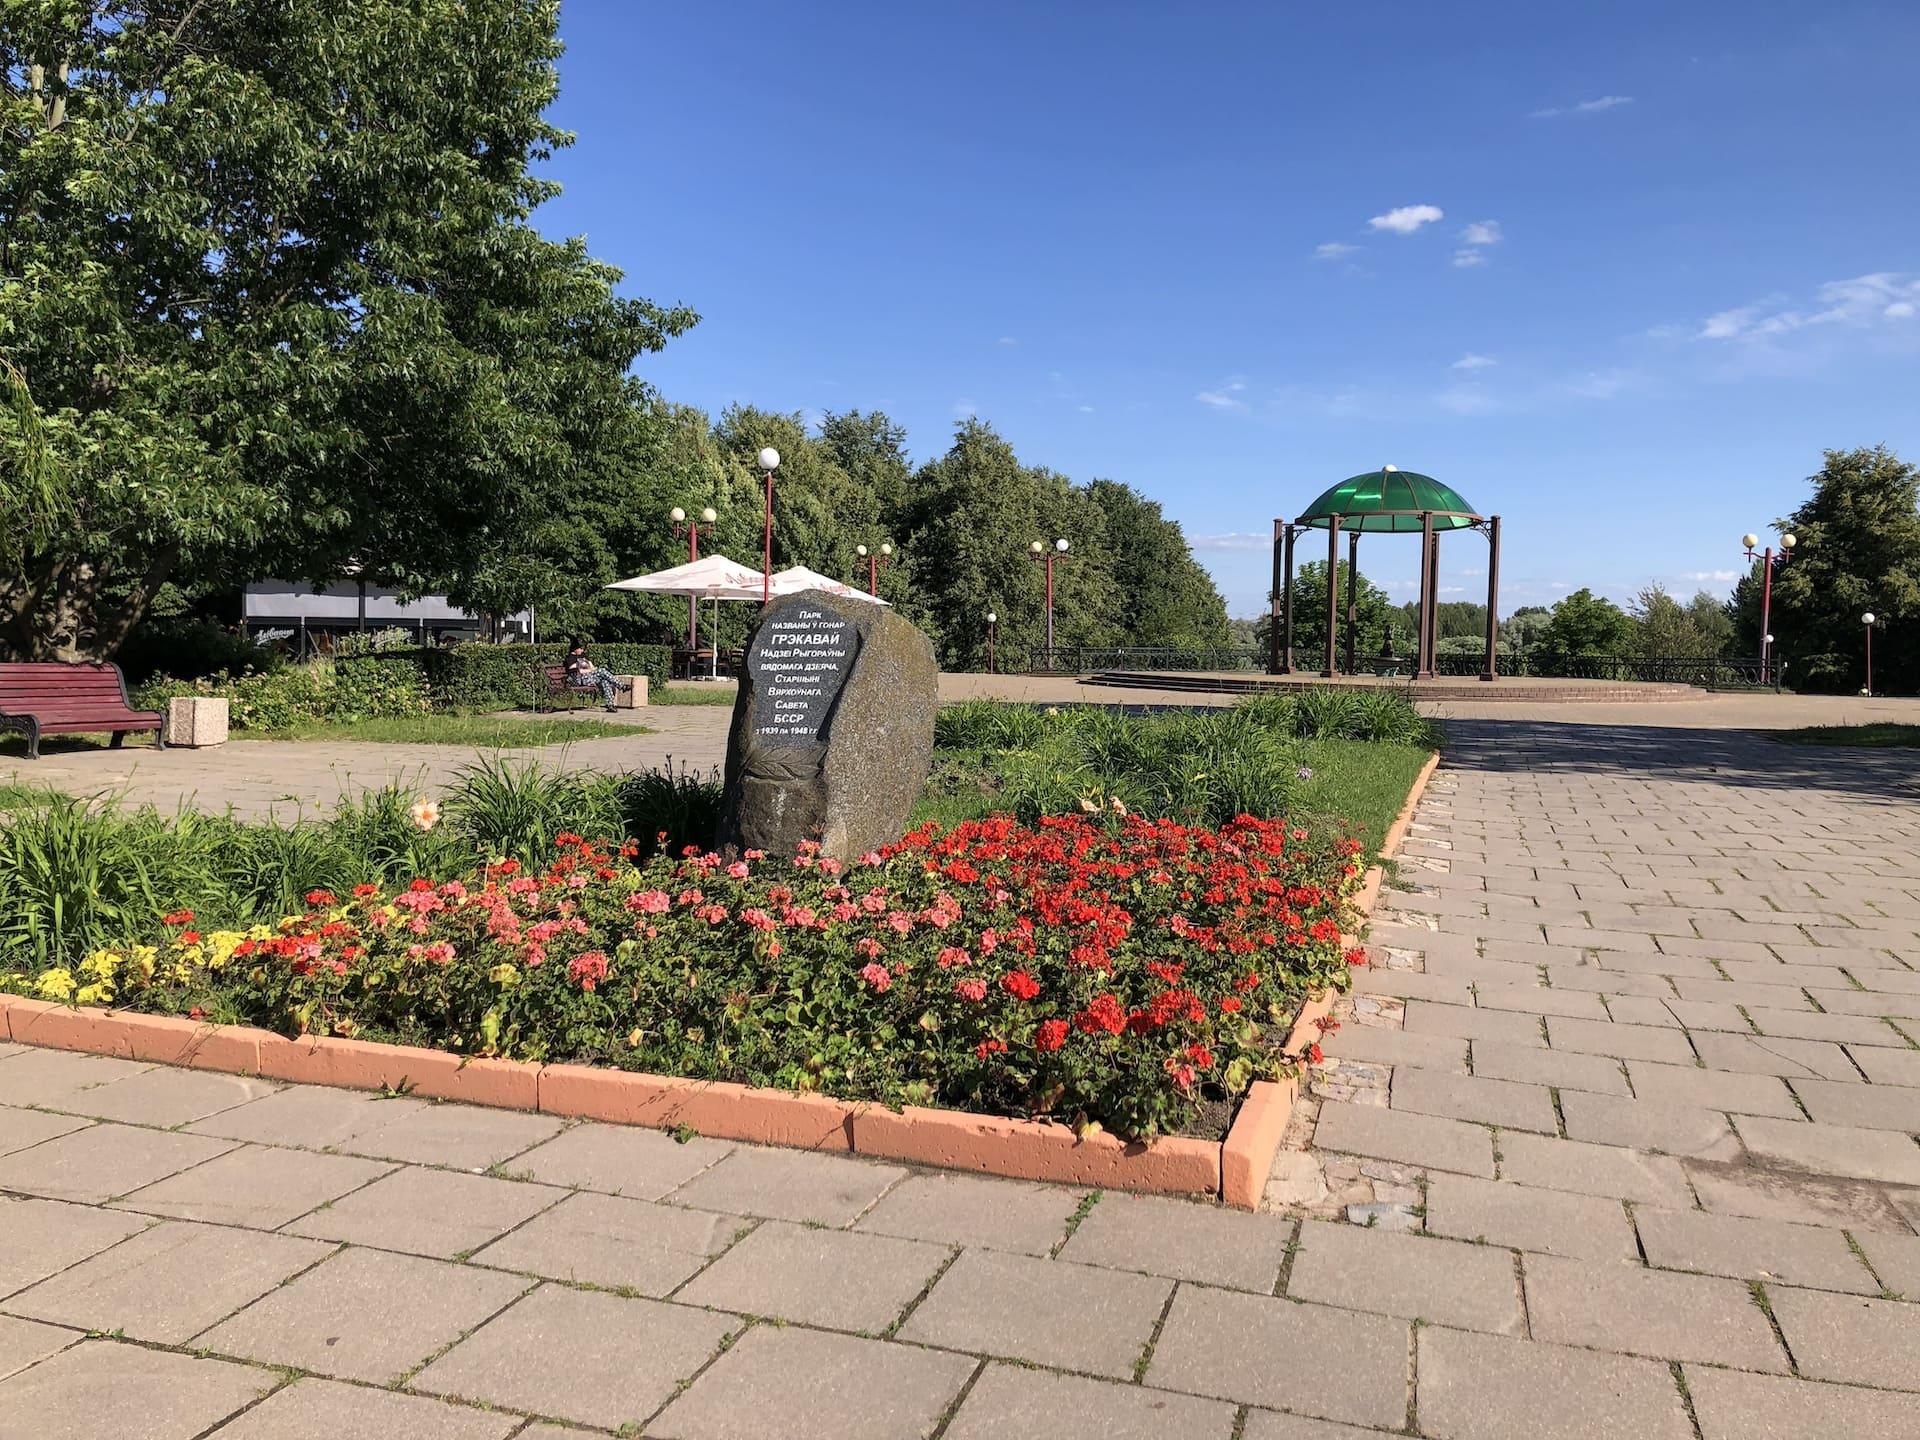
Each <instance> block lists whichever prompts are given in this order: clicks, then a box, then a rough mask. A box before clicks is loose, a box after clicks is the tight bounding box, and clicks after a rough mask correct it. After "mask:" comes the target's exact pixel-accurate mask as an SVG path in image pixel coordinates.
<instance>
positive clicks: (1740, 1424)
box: [1684, 1365, 1914, 1440]
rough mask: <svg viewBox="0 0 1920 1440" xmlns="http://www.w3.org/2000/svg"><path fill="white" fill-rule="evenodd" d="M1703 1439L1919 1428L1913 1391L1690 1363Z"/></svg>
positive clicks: (1815, 1436)
mask: <svg viewBox="0 0 1920 1440" xmlns="http://www.w3.org/2000/svg"><path fill="white" fill-rule="evenodd" d="M1684 1368H1685V1370H1686V1376H1687V1392H1688V1393H1689V1394H1690V1395H1692V1397H1693V1412H1694V1414H1695V1415H1697V1416H1698V1417H1699V1418H1700V1434H1701V1436H1702V1440H1839V1437H1841V1436H1846V1437H1849V1440H1851V1437H1853V1436H1859V1437H1861V1440H1866V1437H1868V1436H1896V1435H1906V1434H1912V1433H1913V1431H1914V1419H1913V1406H1914V1401H1913V1397H1912V1396H1911V1395H1900V1394H1896V1393H1894V1392H1891V1391H1885V1390H1861V1389H1856V1388H1854V1387H1853V1386H1848V1385H1819V1384H1814V1383H1811V1382H1809V1381H1806V1380H1789V1379H1787V1378H1786V1377H1785V1376H1782V1375H1749V1374H1746V1373H1743V1372H1741V1371H1738V1370H1715V1369H1711V1368H1709V1367H1708V1366H1704V1365H1688V1366H1686V1367H1684Z"/></svg>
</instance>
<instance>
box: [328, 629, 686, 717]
mask: <svg viewBox="0 0 1920 1440" xmlns="http://www.w3.org/2000/svg"><path fill="white" fill-rule="evenodd" d="M587 654H588V655H590V656H592V657H593V661H594V663H595V664H596V665H599V666H600V667H601V668H602V669H605V670H610V671H612V672H613V673H614V674H615V675H644V676H646V677H647V684H648V685H649V686H651V687H653V688H656V689H657V688H659V687H661V686H664V685H665V684H666V683H667V680H668V678H669V677H670V676H671V675H672V674H673V651H672V650H670V649H669V648H668V647H667V646H665V645H621V644H615V643H611V642H609V643H607V644H594V645H589V646H588V647H587ZM566 658H567V647H566V646H565V645H486V644H471V645H454V646H451V647H449V648H446V649H425V650H382V651H379V652H377V653H375V654H372V655H357V656H354V657H353V658H351V659H345V660H336V661H335V662H334V665H335V667H336V668H337V669H339V670H343V671H351V670H355V669H360V668H363V667H372V666H389V665H411V666H413V667H415V668H416V669H418V670H419V671H420V672H421V673H422V674H423V675H424V676H425V677H426V683H427V689H428V691H429V692H430V693H431V694H432V695H433V699H434V703H435V704H436V705H448V706H453V707H455V708H458V709H463V710H464V709H478V710H510V709H516V708H519V707H521V706H527V705H531V704H533V702H534V698H535V694H536V691H535V688H534V672H535V671H536V670H539V669H541V668H543V667H545V666H548V665H561V664H564V663H565V662H566ZM544 683H545V682H544V681H542V682H541V684H542V685H544ZM538 693H539V694H540V696H541V697H542V698H544V696H545V691H544V690H541V691H540V692H538Z"/></svg>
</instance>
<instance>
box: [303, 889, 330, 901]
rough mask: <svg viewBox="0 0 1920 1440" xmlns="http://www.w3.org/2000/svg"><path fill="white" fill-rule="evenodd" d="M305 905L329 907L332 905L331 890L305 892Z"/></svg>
mask: <svg viewBox="0 0 1920 1440" xmlns="http://www.w3.org/2000/svg"><path fill="white" fill-rule="evenodd" d="M307 904H309V905H331V904H333V892H332V891H331V890H309V891H308V892H307Z"/></svg>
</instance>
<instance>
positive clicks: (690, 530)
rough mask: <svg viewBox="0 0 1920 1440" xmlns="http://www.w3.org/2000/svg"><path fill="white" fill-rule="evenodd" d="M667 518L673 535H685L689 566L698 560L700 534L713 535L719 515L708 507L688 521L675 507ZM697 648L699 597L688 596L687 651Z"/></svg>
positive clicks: (679, 509) (698, 640)
mask: <svg viewBox="0 0 1920 1440" xmlns="http://www.w3.org/2000/svg"><path fill="white" fill-rule="evenodd" d="M667 518H668V519H670V520H672V521H673V533H674V534H675V535H678V534H680V533H681V532H682V531H684V532H685V533H686V537H687V563H688V564H689V565H691V564H693V562H694V561H696V560H698V559H699V558H700V532H701V531H702V530H705V531H706V532H707V534H709V535H711V534H713V527H714V523H715V522H716V521H717V520H719V518H720V515H719V512H718V511H716V510H715V509H714V508H713V507H712V506H711V505H709V506H707V508H706V509H704V510H702V511H701V512H700V518H699V519H697V520H690V519H688V518H687V512H686V511H684V510H682V509H681V508H680V507H679V506H678V505H676V506H674V507H673V509H672V510H670V511H668V512H667ZM699 648H700V597H699V596H697V595H689V596H688V597H687V649H689V650H698V649H699Z"/></svg>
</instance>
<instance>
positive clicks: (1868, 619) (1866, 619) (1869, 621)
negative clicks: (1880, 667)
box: [1860, 610, 1873, 699]
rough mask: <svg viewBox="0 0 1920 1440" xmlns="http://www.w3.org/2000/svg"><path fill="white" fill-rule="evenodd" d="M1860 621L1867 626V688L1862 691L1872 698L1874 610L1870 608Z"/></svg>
mask: <svg viewBox="0 0 1920 1440" xmlns="http://www.w3.org/2000/svg"><path fill="white" fill-rule="evenodd" d="M1860 623H1861V624H1862V625H1864V626H1866V627H1867V688H1866V689H1865V690H1864V691H1862V692H1861V693H1862V694H1864V695H1866V696H1867V697H1868V698H1869V699H1871V698H1872V697H1873V611H1871V610H1869V611H1867V613H1866V614H1864V615H1862V616H1861V617H1860Z"/></svg>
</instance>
